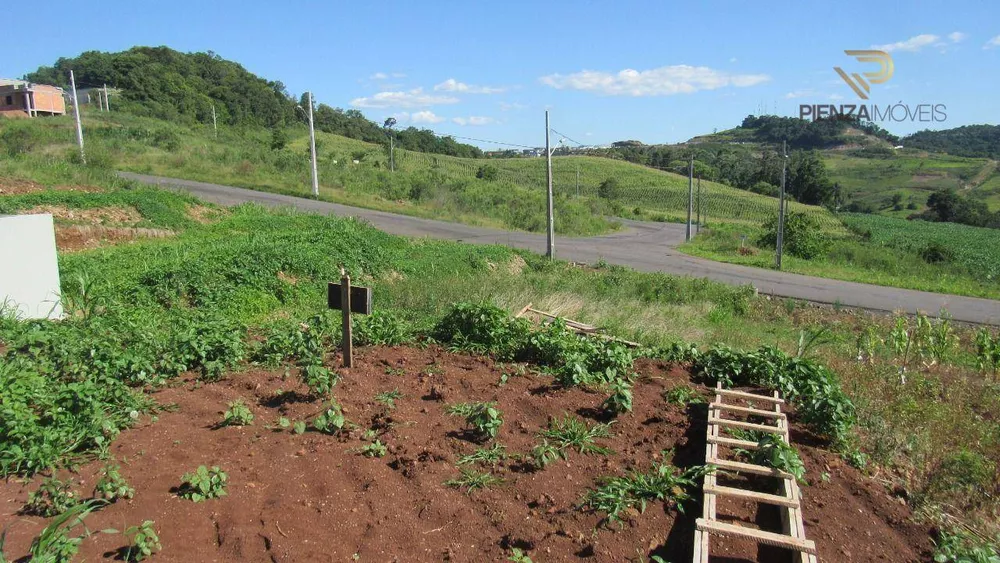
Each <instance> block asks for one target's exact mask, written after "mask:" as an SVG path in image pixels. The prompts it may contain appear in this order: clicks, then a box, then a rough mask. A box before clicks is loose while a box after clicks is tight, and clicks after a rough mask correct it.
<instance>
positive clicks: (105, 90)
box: [104, 84, 111, 111]
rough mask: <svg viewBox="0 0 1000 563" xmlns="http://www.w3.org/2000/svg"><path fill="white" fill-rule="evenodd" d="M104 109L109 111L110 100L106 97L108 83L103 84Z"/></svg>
mask: <svg viewBox="0 0 1000 563" xmlns="http://www.w3.org/2000/svg"><path fill="white" fill-rule="evenodd" d="M104 109H105V110H107V111H111V100H109V99H108V85H107V84H105V85H104Z"/></svg>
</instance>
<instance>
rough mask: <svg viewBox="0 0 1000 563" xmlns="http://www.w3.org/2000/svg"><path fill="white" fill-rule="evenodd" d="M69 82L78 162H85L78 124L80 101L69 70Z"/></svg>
mask: <svg viewBox="0 0 1000 563" xmlns="http://www.w3.org/2000/svg"><path fill="white" fill-rule="evenodd" d="M69 84H70V86H71V87H72V89H73V115H74V116H75V117H76V144H78V145H80V162H82V163H84V164H87V156H86V155H85V154H83V126H82V125H80V102H79V100H77V98H76V78H74V77H73V71H72V70H71V71H69Z"/></svg>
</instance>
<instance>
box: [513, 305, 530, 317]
mask: <svg viewBox="0 0 1000 563" xmlns="http://www.w3.org/2000/svg"><path fill="white" fill-rule="evenodd" d="M528 309H531V303H528V304H527V305H525V306H524V309H521V310H520V311H518V312H517V314H516V315H514V318H515V319H516V318H519V317H520V316H521V315H523V314H525V313H527V312H528Z"/></svg>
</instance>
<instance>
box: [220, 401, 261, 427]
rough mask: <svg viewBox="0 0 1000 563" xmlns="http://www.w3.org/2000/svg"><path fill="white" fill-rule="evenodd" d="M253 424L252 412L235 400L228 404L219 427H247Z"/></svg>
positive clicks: (242, 403)
mask: <svg viewBox="0 0 1000 563" xmlns="http://www.w3.org/2000/svg"><path fill="white" fill-rule="evenodd" d="M251 424H253V411H251V410H250V407H248V406H247V404H246V403H244V402H243V399H237V400H235V401H233V402H231V403H229V409H228V410H226V412H225V413H224V414H223V415H222V422H221V423H220V425H221V426H249V425H251Z"/></svg>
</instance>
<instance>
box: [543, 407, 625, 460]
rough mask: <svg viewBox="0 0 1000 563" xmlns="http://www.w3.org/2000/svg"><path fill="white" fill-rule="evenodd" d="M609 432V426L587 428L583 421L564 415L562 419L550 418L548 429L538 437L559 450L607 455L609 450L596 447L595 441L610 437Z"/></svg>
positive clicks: (600, 425) (597, 425) (598, 425)
mask: <svg viewBox="0 0 1000 563" xmlns="http://www.w3.org/2000/svg"><path fill="white" fill-rule="evenodd" d="M612 424H613V423H612ZM610 430H611V424H595V425H593V426H588V425H587V423H586V422H584V421H583V420H581V419H579V418H576V417H574V416H571V415H569V414H565V413H564V414H563V416H562V418H550V419H549V425H548V427H547V428H546V429H544V430H542V431H541V432H539V434H538V436H539V437H540V438H542V439H543V440H544V441H549V442H550V443H551V444H552V445H553V446H555V447H556V448H558V449H559V450H576V451H577V453H581V454H597V455H608V454H609V453H611V450H609V449H608V448H605V447H602V446H599V445H597V443H596V440H598V439H600V438H608V437H610V436H611V431H610Z"/></svg>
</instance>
